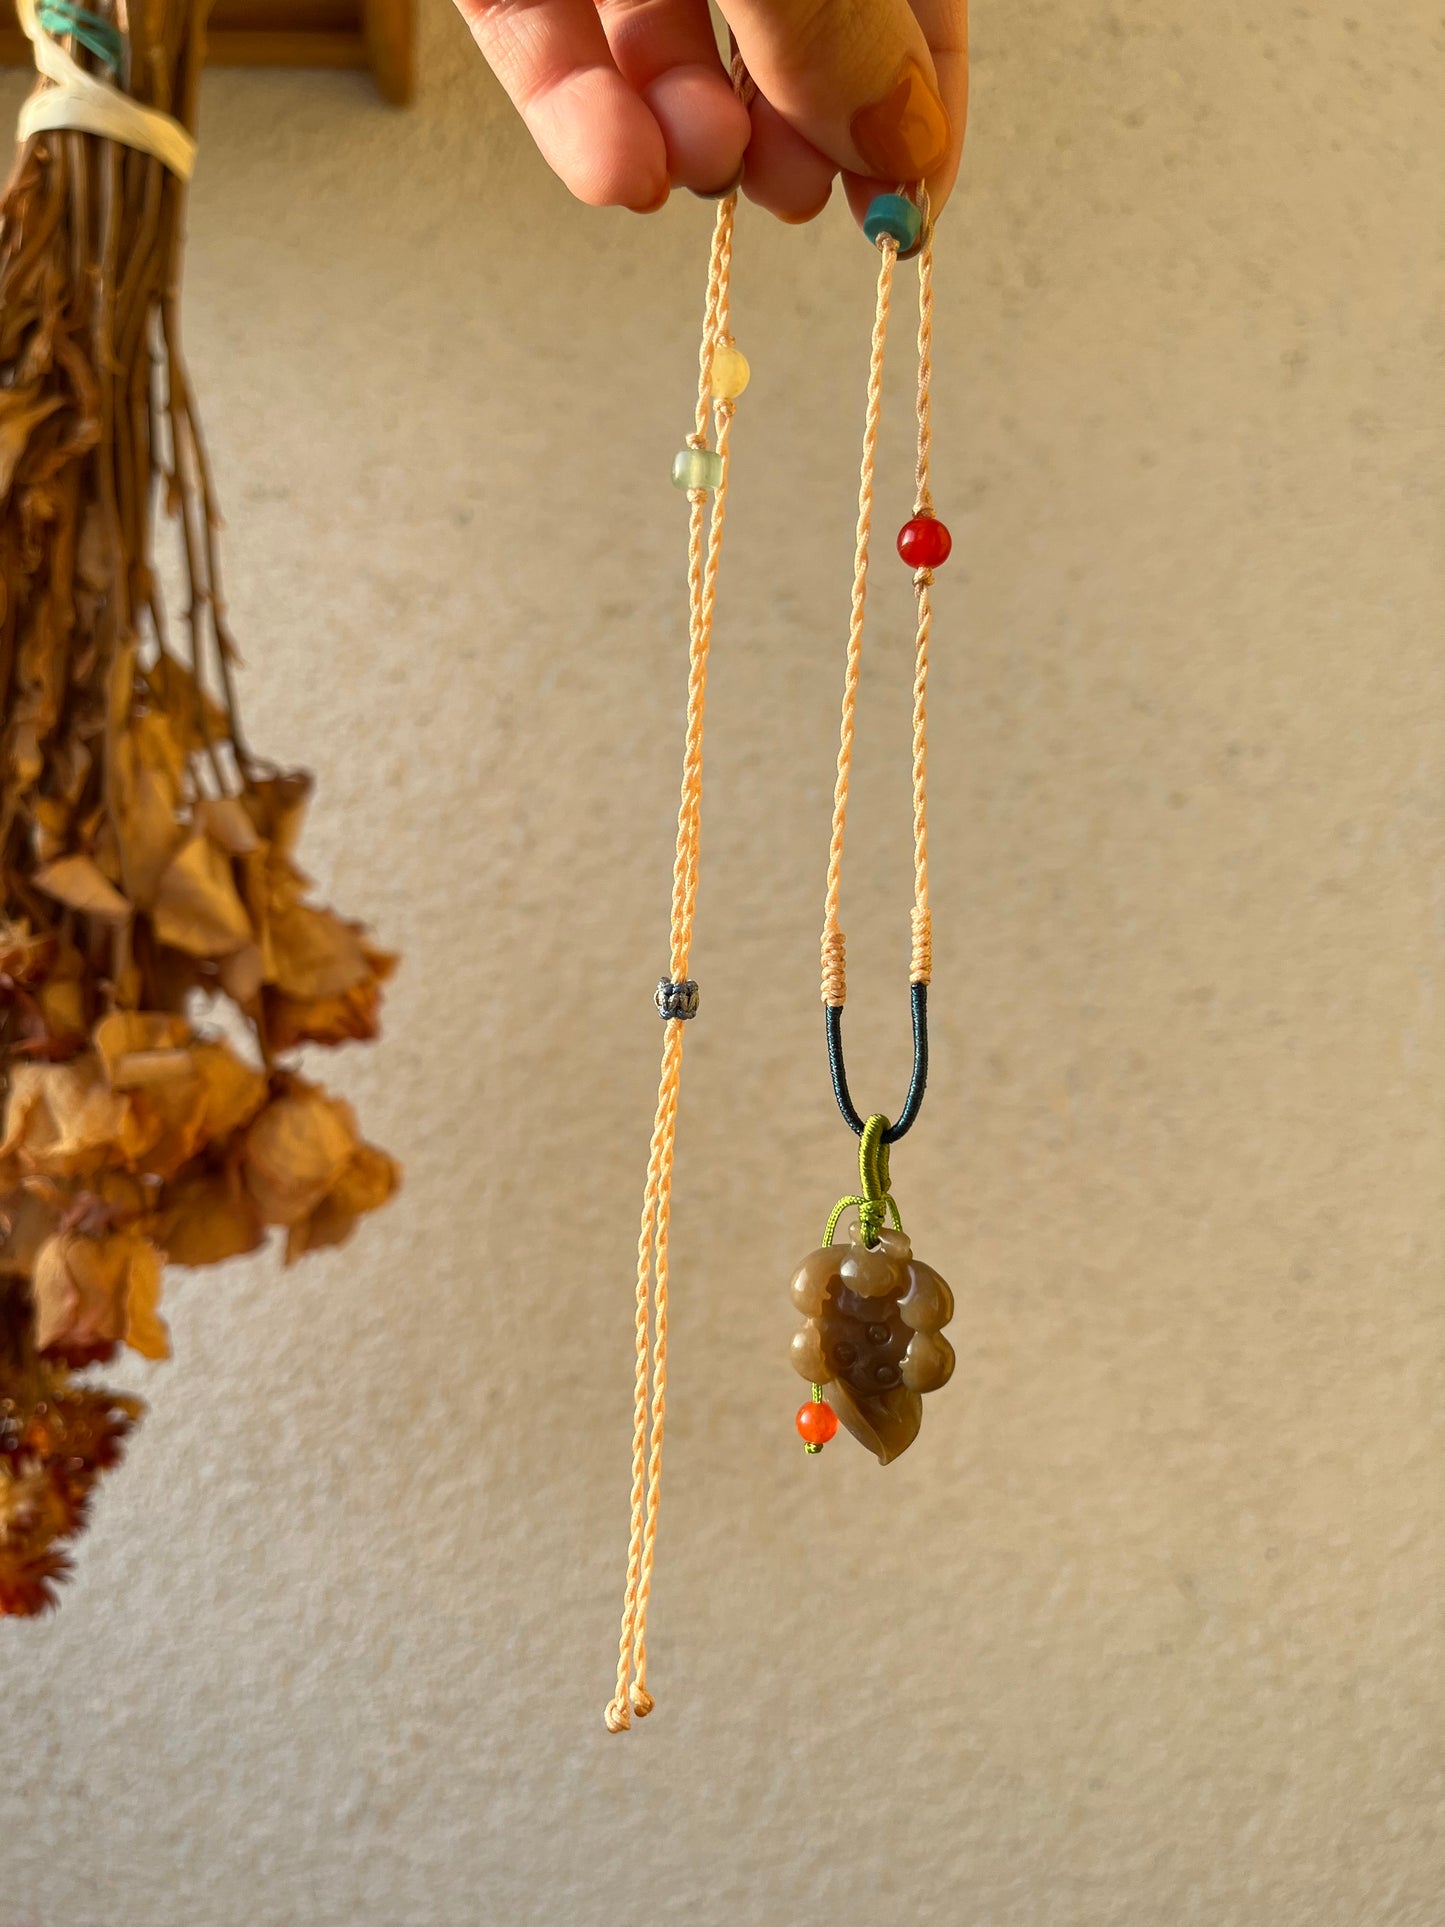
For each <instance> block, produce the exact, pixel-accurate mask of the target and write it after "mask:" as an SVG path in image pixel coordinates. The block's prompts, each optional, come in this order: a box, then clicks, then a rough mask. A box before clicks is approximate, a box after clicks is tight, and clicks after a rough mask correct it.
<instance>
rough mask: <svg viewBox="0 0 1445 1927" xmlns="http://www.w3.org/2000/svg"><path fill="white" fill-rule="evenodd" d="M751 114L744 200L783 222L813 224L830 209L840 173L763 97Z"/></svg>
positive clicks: (753, 106)
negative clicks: (830, 197)
mask: <svg viewBox="0 0 1445 1927" xmlns="http://www.w3.org/2000/svg"><path fill="white" fill-rule="evenodd" d="M751 111H752V126H753V133H752V139H751V140H750V141H749V142H748V152H747V159H746V161H745V162H744V165H743V192H744V194H746V195H747V197H748V199H749V200H750V201H756V202H757V204H758V206H759V207H765V208H766V209H767V210H768V212H769V213H770V214H776V215H777V217H778V219H779V220H780V221H793V222H799V221H811V220H812V219H813V217H814V216H815V215H818V214H821V213H822V212H823V209H824V208H825V207H826V206H827V205H828V199H829V196H830V195H831V194H832V192H833V177H834V176H835V175H836V173H837V172H838V170H837V168H836V167H835V166H834V164H833V163H832V161H830V160H829V159H828V158H827V156H826V155H825V154H820V153H819V152H818V150H817V148H816V147H814V145H813V143H812V142H811V141H807V140H804V138H803V136H802V135H801V134H800V133H798V132H797V130H796V129H795V128H792V127H790V126H789V125H788V123H787V122H786V121H785V120H784V119H783V117H782V115H781V114H780V113H779V112H778V110H777V108H776V107H774V106H773V105H772V104H771V103H770V102H768V101H766V100H764V99H763V97H762V95H761V94H759V95H758V97H757V99H756V100H755V101H754V102H753V105H752V110H751Z"/></svg>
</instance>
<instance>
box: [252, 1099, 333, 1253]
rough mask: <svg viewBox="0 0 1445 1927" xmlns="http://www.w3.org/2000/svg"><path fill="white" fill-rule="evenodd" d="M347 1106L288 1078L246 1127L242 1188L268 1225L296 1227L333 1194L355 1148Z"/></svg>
mask: <svg viewBox="0 0 1445 1927" xmlns="http://www.w3.org/2000/svg"><path fill="white" fill-rule="evenodd" d="M360 1141H361V1140H360V1137H359V1135H358V1133H357V1129H356V1118H355V1116H354V1114H353V1112H352V1110H351V1106H350V1105H349V1104H344V1103H342V1102H341V1100H340V1099H339V1098H333V1097H328V1096H327V1095H326V1093H325V1092H324V1091H320V1090H317V1089H316V1087H315V1086H314V1085H310V1084H304V1083H303V1082H302V1081H301V1079H300V1078H295V1079H292V1080H291V1082H290V1087H289V1089H287V1090H285V1091H284V1092H283V1093H282V1094H281V1095H280V1096H278V1097H276V1098H273V1099H272V1101H271V1103H269V1104H268V1105H267V1106H266V1108H265V1110H264V1111H262V1112H261V1114H260V1116H259V1117H258V1118H257V1119H256V1120H255V1122H254V1123H253V1124H252V1125H251V1127H250V1129H249V1130H248V1131H247V1133H246V1140H245V1151H244V1157H245V1163H244V1169H245V1176H246V1187H247V1189H248V1190H249V1192H250V1194H251V1197H252V1199H253V1201H254V1203H255V1205H256V1208H257V1210H258V1211H259V1212H260V1213H261V1216H262V1218H263V1219H264V1220H265V1222H266V1223H267V1224H285V1225H293V1224H299V1223H300V1222H301V1220H302V1219H303V1218H305V1217H307V1216H308V1215H309V1214H310V1213H311V1212H312V1211H314V1210H315V1209H316V1207H317V1205H319V1204H320V1203H321V1201H322V1199H323V1198H325V1197H326V1195H327V1193H328V1192H329V1191H331V1190H332V1188H333V1187H334V1186H335V1185H336V1183H337V1182H338V1181H339V1179H340V1178H341V1176H342V1173H343V1172H344V1171H345V1170H346V1168H347V1166H348V1165H349V1164H350V1162H351V1160H352V1157H353V1155H354V1154H355V1151H356V1148H357V1146H358V1144H359V1143H360Z"/></svg>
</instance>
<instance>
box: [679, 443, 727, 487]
mask: <svg viewBox="0 0 1445 1927" xmlns="http://www.w3.org/2000/svg"><path fill="white" fill-rule="evenodd" d="M721 480H722V456H721V455H719V454H718V452H717V450H716V449H715V448H680V449H679V450H678V451H677V453H676V455H674V456H673V458H672V486H673V487H674V488H716V487H717V485H718V483H719V482H720V481H721Z"/></svg>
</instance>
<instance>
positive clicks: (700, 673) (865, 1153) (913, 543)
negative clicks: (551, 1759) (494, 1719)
mask: <svg viewBox="0 0 1445 1927" xmlns="http://www.w3.org/2000/svg"><path fill="white" fill-rule="evenodd" d="M734 78H735V81H736V83H737V84H738V85H739V88H740V91H745V90H746V86H747V83H746V79H745V77H744V76H742V75H741V73H740V70H736V69H735V75H734ZM736 212H737V194H736V192H734V193H732V194H729V195H728V196H727V197H726V198H725V199H724V200H723V201H722V202H721V203H720V204H719V207H718V213H717V220H716V223H715V226H714V228H713V240H712V254H711V258H710V261H709V265H708V281H707V300H706V304H705V307H704V313H703V329H702V347H701V352H700V355H699V368H698V395H697V410H696V416H695V420H694V424H693V430H692V433H691V434H690V435H689V436H688V437H687V441H686V443H685V444H684V446H683V448H682V449H681V450H680V451H679V453H678V455H677V457H676V459H675V460H674V462H673V468H672V479H673V482H674V484H675V486H676V487H678V488H679V489H682V490H684V491H685V492H686V495H687V499H688V505H689V517H688V681H687V722H686V729H685V735H684V748H683V765H682V793H681V800H680V803H679V807H678V820H677V845H676V852H675V857H674V863H673V881H672V926H671V953H670V957H669V963H668V974H667V976H666V977H664V978H663V979H662V980H661V982H660V983H659V984H658V986H657V996H656V1003H657V1010H658V1014H659V1016H660V1017H661V1018H662V1020H663V1023H664V1025H665V1032H664V1038H663V1047H662V1073H661V1077H660V1080H659V1085H658V1095H657V1112H656V1117H655V1120H654V1123H653V1129H652V1142H651V1147H650V1151H649V1154H648V1164H647V1181H646V1185H645V1187H644V1191H643V1202H642V1222H641V1229H640V1231H639V1235H638V1243H637V1317H636V1355H637V1362H636V1375H635V1380H634V1401H633V1435H632V1530H631V1535H630V1538H629V1542H628V1552H627V1584H626V1590H625V1593H624V1598H623V1608H622V1631H621V1638H620V1641H619V1645H618V1662H617V1686H616V1691H615V1693H614V1695H613V1697H612V1699H611V1700H610V1701H609V1702H608V1705H607V1709H606V1713H605V1716H604V1717H605V1719H606V1723H607V1727H608V1729H609V1731H611V1732H614V1733H617V1732H621V1731H622V1730H623V1729H624V1728H625V1727H627V1726H629V1725H630V1724H631V1720H632V1716H633V1715H634V1714H635V1715H637V1717H638V1718H642V1717H643V1716H644V1715H646V1714H647V1713H650V1712H651V1711H652V1708H653V1699H652V1695H651V1694H650V1693H649V1691H648V1689H647V1608H648V1600H649V1596H650V1593H651V1588H652V1572H653V1561H654V1556H655V1551H656V1544H657V1522H658V1507H659V1502H660V1499H661V1489H662V1488H661V1473H662V1440H663V1428H664V1421H665V1417H666V1409H667V1318H668V1288H669V1260H668V1229H669V1223H670V1219H671V1208H672V1173H673V1150H674V1145H675V1141H676V1133H677V1106H678V1091H679V1085H680V1080H681V1072H682V1040H683V1026H684V1025H685V1024H686V1023H688V1022H689V1021H690V1020H691V1019H692V1018H694V1017H695V1016H696V1015H697V1011H698V987H697V985H696V984H695V983H694V982H693V980H692V979H691V978H690V977H689V975H688V962H689V957H690V954H691V948H692V933H693V922H694V917H695V913H696V906H697V887H698V858H699V848H700V832H701V806H702V747H703V713H704V708H705V704H706V697H707V669H708V657H709V653H710V649H711V644H712V626H713V617H714V612H715V609H716V605H717V579H718V565H719V562H720V559H721V554H722V536H723V522H724V517H725V514H726V510H727V490H728V464H729V443H730V436H731V430H732V423H733V418H734V416H735V414H736V412H737V402H738V397H739V396H740V395H741V394H742V393H743V391H744V389H745V388H746V387H747V384H748V364H747V361H746V359H745V358H744V356H743V355H742V353H741V352H740V351H739V349H738V347H737V345H736V343H735V342H734V340H733V337H732V333H731V331H730V286H729V283H730V274H731V268H732V247H733V224H734V219H735V216H736ZM863 231H864V233H865V235H866V236H867V238H868V240H869V241H870V242H872V243H873V244H874V246H875V247H876V248H877V250H878V257H879V259H878V290H877V302H876V306H875V310H874V320H873V334H872V344H871V352H870V356H869V365H868V404H867V411H866V415H865V421H864V430H863V455H862V464H861V470H860V476H859V489H858V526H857V539H856V543H855V546H854V556H853V593H852V613H851V619H850V622H849V627H848V650H847V661H846V670H845V674H844V682H843V711H842V725H841V730H840V736H839V745H838V772H837V781H836V784H835V787H834V794H833V823H832V834H831V837H830V840H829V848H828V874H827V886H826V890H825V894H824V914H823V938H822V966H823V968H822V994H823V1005H824V1012H825V1018H826V1024H827V1044H828V1062H829V1068H830V1071H831V1075H832V1081H833V1091H834V1094H835V1096H836V1098H837V1100H838V1108H839V1109H840V1110H841V1112H842V1114H843V1117H844V1119H845V1120H846V1121H847V1123H848V1125H849V1127H850V1129H851V1130H852V1131H854V1132H855V1134H856V1135H857V1137H858V1139H859V1173H860V1183H859V1190H858V1192H857V1193H855V1194H850V1195H849V1196H848V1197H845V1198H843V1199H841V1200H840V1201H839V1203H838V1204H837V1205H835V1206H834V1208H833V1210H832V1212H831V1213H830V1215H829V1217H828V1220H827V1227H826V1230H825V1233H824V1238H823V1244H822V1246H821V1247H820V1248H819V1249H818V1250H816V1251H814V1252H812V1253H811V1254H810V1255H809V1256H808V1257H807V1258H805V1259H804V1261H803V1263H802V1265H801V1266H800V1267H799V1269H798V1271H797V1273H796V1275H795V1276H794V1279H793V1284H792V1296H793V1302H794V1304H795V1305H796V1307H797V1309H798V1310H799V1311H800V1312H801V1313H802V1314H803V1316H804V1320H805V1323H804V1324H803V1326H802V1328H801V1329H800V1330H799V1331H798V1333H797V1334H796V1336H795V1337H794V1339H793V1344H792V1361H793V1364H794V1366H795V1367H796V1368H797V1370H798V1371H799V1372H800V1373H801V1374H802V1376H803V1377H804V1378H805V1379H807V1380H808V1381H809V1383H810V1384H811V1387H812V1395H811V1397H810V1398H809V1400H808V1401H807V1403H805V1404H804V1406H803V1407H802V1409H801V1410H800V1411H799V1413H798V1415H797V1421H796V1423H797V1429H798V1432H799V1433H800V1435H801V1437H802V1439H803V1443H804V1449H805V1451H807V1452H808V1453H810V1454H817V1453H819V1452H821V1450H822V1449H823V1446H824V1445H825V1444H826V1443H827V1442H828V1441H829V1440H830V1439H831V1438H833V1437H834V1436H835V1434H836V1433H837V1430H838V1424H839V1421H840V1419H841V1421H842V1423H843V1425H844V1426H845V1427H846V1428H847V1430H848V1431H849V1432H850V1433H851V1434H852V1435H853V1437H854V1438H856V1439H858V1440H859V1441H860V1442H861V1443H862V1444H864V1445H866V1446H868V1447H869V1449H870V1450H871V1451H873V1452H875V1453H876V1454H877V1457H878V1459H879V1462H880V1463H881V1464H884V1465H886V1464H888V1463H889V1462H890V1461H891V1460H892V1459H895V1458H897V1456H898V1454H899V1453H900V1452H902V1451H904V1450H905V1449H906V1448H907V1447H908V1446H909V1445H910V1444H911V1443H912V1442H913V1440H914V1439H915V1438H916V1437H917V1435H918V1429H919V1423H920V1419H921V1416H922V1395H923V1394H924V1393H925V1392H930V1391H934V1390H936V1389H937V1388H938V1387H939V1386H942V1385H944V1384H946V1383H947V1381H948V1378H949V1376H950V1375H951V1373H952V1371H953V1364H954V1357H953V1350H952V1347H951V1346H950V1345H949V1343H948V1340H947V1339H946V1338H944V1337H943V1336H942V1328H943V1326H944V1325H946V1324H947V1323H948V1320H949V1319H950V1317H951V1316H952V1315H953V1297H952V1294H951V1293H950V1291H949V1289H948V1286H947V1285H946V1284H945V1283H944V1282H943V1280H942V1278H940V1277H939V1275H938V1274H937V1272H935V1271H933V1270H931V1269H930V1267H929V1266H927V1265H924V1264H920V1263H919V1262H918V1261H917V1260H915V1259H914V1257H913V1255H912V1248H911V1246H910V1244H909V1241H908V1239H907V1238H906V1237H905V1236H904V1233H903V1225H902V1218H901V1216H900V1213H899V1210H898V1206H897V1203H896V1202H895V1200H894V1198H893V1195H892V1192H891V1189H890V1183H889V1168H888V1164H889V1150H890V1147H891V1146H892V1145H894V1144H896V1143H897V1142H898V1141H899V1139H900V1138H902V1137H903V1136H904V1135H905V1134H906V1132H907V1131H909V1130H910V1129H911V1127H912V1125H913V1123H914V1121H915V1120H916V1118H917V1116H918V1112H919V1108H920V1106H921V1105H922V1102H923V1093H924V1088H925V1085H926V1083H927V1079H928V985H929V980H930V977H931V974H932V924H931V916H930V910H929V896H928V798H927V775H928V730H927V695H928V650H929V635H930V630H931V626H932V606H931V600H930V591H931V588H932V585H933V572H934V570H935V569H936V568H937V567H938V566H939V565H940V564H941V563H943V562H944V561H946V560H947V557H948V553H949V549H950V547H951V546H952V545H951V541H950V537H949V533H948V530H947V529H946V528H945V527H944V525H943V523H942V522H940V521H939V520H938V519H937V518H936V517H935V515H934V513H933V498H932V495H931V493H930V489H929V464H930V454H931V417H930V386H931V378H932V340H933V233H932V225H931V222H930V220H929V216H928V198H927V194H926V191H925V190H924V189H923V188H922V187H919V188H918V189H916V190H915V191H914V192H912V193H909V192H907V191H905V190H904V189H902V188H900V189H899V190H898V192H896V193H891V194H880V195H878V196H877V197H876V198H875V199H874V201H873V202H872V204H871V206H870V207H869V209H868V213H867V215H866V217H865V219H864V223H863ZM905 258H906V259H913V258H916V259H917V262H918V396H917V410H918V468H917V490H916V497H915V501H914V509H913V514H912V516H911V517H910V519H909V520H908V521H907V522H906V523H905V524H904V526H903V528H902V529H901V530H900V532H899V535H898V553H899V555H900V556H901V557H902V558H903V560H904V562H906V563H907V564H908V565H909V567H910V568H911V569H912V570H913V582H914V591H915V596H916V601H917V631H916V644H915V655H914V664H915V667H914V680H913V850H914V897H913V912H912V960H911V969H910V979H911V990H910V997H911V1002H912V1016H913V1076H912V1080H911V1082H910V1085H909V1090H908V1095H907V1097H906V1099H905V1101H904V1105H903V1109H902V1111H901V1112H900V1114H899V1117H898V1120H897V1122H896V1123H890V1121H889V1120H888V1118H887V1117H885V1116H883V1115H882V1114H881V1113H876V1114H874V1115H872V1116H870V1117H868V1118H867V1119H866V1120H865V1119H864V1118H862V1117H861V1116H860V1115H859V1113H858V1111H857V1109H856V1107H855V1106H854V1103H853V1099H852V1096H851V1094H850V1092H849V1089H848V1076H847V1069H846V1065H845V1062H844V1056H843V1005H844V1002H845V1000H846V995H847V985H846V974H845V961H844V951H845V945H844V938H843V930H842V926H841V924H840V922H839V902H840V898H841V892H842V877H843V847H844V838H845V832H846V828H847V816H848V794H849V788H850V784H851V778H852V767H853V742H854V736H855V733H856V726H857V710H858V689H859V678H860V672H861V668H862V660H863V628H864V610H865V604H866V598H867V588H868V563H869V552H870V544H871V537H872V528H873V501H874V472H875V465H876V456H877V447H878V429H879V422H880V418H881V414H882V405H883V360H884V349H885V344H886V340H887V333H888V316H889V309H890V306H891V303H892V294H893V282H894V277H895V271H896V267H897V263H898V261H899V260H900V259H905ZM850 1209H856V1212H857V1217H856V1220H855V1221H854V1222H853V1224H852V1225H851V1226H850V1240H849V1243H848V1245H847V1246H837V1245H834V1243H833V1239H834V1236H835V1235H836V1232H837V1228H838V1225H839V1222H840V1221H841V1219H842V1218H843V1215H844V1214H845V1212H847V1211H849V1210H850ZM825 1388H827V1390H828V1391H831V1394H832V1402H831V1403H830V1402H829V1399H828V1397H827V1396H826V1393H825Z"/></svg>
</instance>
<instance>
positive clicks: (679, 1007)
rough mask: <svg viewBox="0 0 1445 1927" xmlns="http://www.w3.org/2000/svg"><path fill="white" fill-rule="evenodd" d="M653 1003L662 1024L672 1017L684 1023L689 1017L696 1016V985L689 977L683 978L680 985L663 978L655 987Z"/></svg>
mask: <svg viewBox="0 0 1445 1927" xmlns="http://www.w3.org/2000/svg"><path fill="white" fill-rule="evenodd" d="M653 1002H654V1003H655V1004H656V1005H657V1014H658V1016H659V1017H660V1018H661V1019H662V1020H663V1022H664V1023H667V1022H668V1021H669V1020H670V1019H672V1018H674V1017H676V1018H678V1019H680V1020H681V1021H682V1022H684V1023H685V1022H686V1021H687V1019H688V1018H689V1017H696V1015H697V1002H698V991H697V985H696V984H695V983H694V982H693V980H692V978H691V977H685V978H684V979H683V981H682V982H681V983H680V984H675V983H673V982H672V981H671V979H670V978H667V977H664V978H662V979H661V981H660V982H659V984H658V986H657V995H656V997H654V999H653Z"/></svg>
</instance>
